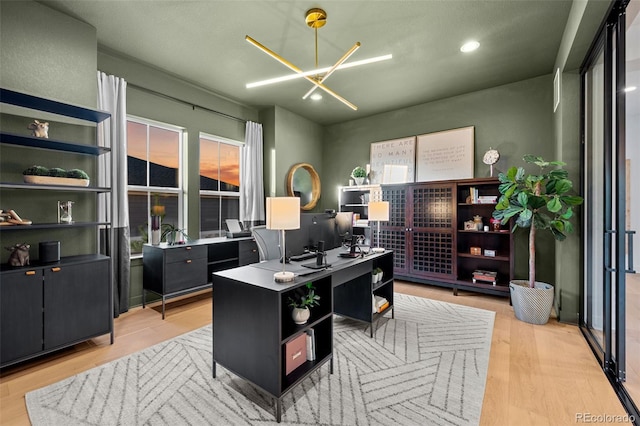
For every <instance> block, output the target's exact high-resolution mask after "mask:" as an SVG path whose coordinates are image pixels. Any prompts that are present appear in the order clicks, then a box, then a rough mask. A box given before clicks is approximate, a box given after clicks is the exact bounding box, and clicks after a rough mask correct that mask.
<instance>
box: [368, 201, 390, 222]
mask: <svg viewBox="0 0 640 426" xmlns="http://www.w3.org/2000/svg"><path fill="white" fill-rule="evenodd" d="M367 218H368V219H369V220H374V221H375V220H378V221H380V220H389V202H388V201H371V202H370V203H369V212H368V215H367Z"/></svg>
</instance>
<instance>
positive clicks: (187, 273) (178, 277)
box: [165, 257, 207, 293]
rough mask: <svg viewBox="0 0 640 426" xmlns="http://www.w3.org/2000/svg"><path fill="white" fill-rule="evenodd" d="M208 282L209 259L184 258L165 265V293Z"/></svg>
mask: <svg viewBox="0 0 640 426" xmlns="http://www.w3.org/2000/svg"><path fill="white" fill-rule="evenodd" d="M206 283H207V259H206V257H203V258H200V259H184V260H182V261H179V262H173V263H167V264H166V265H165V293H173V292H176V291H180V290H186V289H188V288H191V287H197V286H199V285H204V284H206Z"/></svg>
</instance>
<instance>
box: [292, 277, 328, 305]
mask: <svg viewBox="0 0 640 426" xmlns="http://www.w3.org/2000/svg"><path fill="white" fill-rule="evenodd" d="M295 293H296V294H295V295H294V296H293V297H289V298H288V299H287V304H288V305H289V307H291V308H311V307H313V306H319V305H320V296H318V295H317V294H316V289H315V287H314V286H313V283H312V282H308V283H307V284H305V286H304V287H300V288H298V289H296V290H295Z"/></svg>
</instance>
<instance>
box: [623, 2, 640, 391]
mask: <svg viewBox="0 0 640 426" xmlns="http://www.w3.org/2000/svg"><path fill="white" fill-rule="evenodd" d="M625 21H626V22H625V34H626V37H625V40H626V48H625V75H624V78H625V82H624V88H623V91H624V98H625V106H624V109H625V125H624V126H625V149H624V151H625V159H624V161H625V168H626V170H625V172H626V173H625V185H626V197H625V212H624V220H625V234H626V241H625V243H624V249H625V256H624V257H625V260H626V265H625V294H624V300H625V302H626V306H625V307H626V312H625V325H626V326H625V333H624V341H625V343H626V350H625V353H626V369H625V370H626V378H625V381H624V382H623V384H624V388H625V389H626V391H627V393H628V394H629V395H630V397H631V399H632V400H633V401H635V402H636V404H639V403H640V355H639V354H640V242H639V241H640V240H638V238H639V237H638V235H637V233H638V231H639V230H640V192H639V189H638V182H640V0H638V1H632V2H630V3H629V5H628V6H627V9H626V19H625ZM632 182H633V183H635V184H636V185H635V188H634V187H633V186H632ZM634 240H635V241H634ZM634 242H636V246H635V250H634Z"/></svg>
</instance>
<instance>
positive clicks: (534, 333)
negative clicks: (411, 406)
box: [0, 282, 626, 425]
mask: <svg viewBox="0 0 640 426" xmlns="http://www.w3.org/2000/svg"><path fill="white" fill-rule="evenodd" d="M396 291H398V292H402V293H407V294H413V295H416V296H421V297H428V298H431V299H436V300H442V301H445V302H451V303H457V304H461V305H468V306H473V307H477V308H481V309H487V310H491V311H494V312H496V320H495V326H494V330H493V338H492V344H491V357H490V361H489V371H488V376H487V386H486V390H485V396H484V403H483V406H482V417H481V421H480V424H481V425H569V424H575V423H578V422H576V416H577V415H579V414H580V413H589V414H591V415H594V416H595V415H620V416H624V415H625V414H626V413H625V411H624V409H623V407H622V405H621V404H620V402H619V401H618V399H617V397H616V395H615V394H614V392H613V390H612V389H611V387H610V385H609V383H608V381H607V379H606V378H605V376H604V374H603V373H602V370H601V369H600V367H599V366H598V364H597V362H596V359H595V357H594V356H593V354H592V353H591V351H590V349H589V347H588V346H587V343H586V342H585V340H584V339H583V337H582V335H581V334H580V331H579V329H578V328H577V327H575V326H571V325H566V324H560V323H558V322H557V321H555V320H554V319H552V320H550V322H549V323H548V324H547V325H544V326H534V325H530V324H526V323H523V322H520V321H518V320H516V319H515V317H514V316H513V311H512V309H511V307H510V306H509V303H508V301H507V300H506V299H505V298H498V297H493V296H485V295H478V294H473V293H466V292H459V295H458V296H453V295H452V293H451V290H448V289H441V288H437V287H430V286H423V285H416V284H408V283H402V282H396ZM158 311H159V308H155V310H154V309H149V308H147V309H141V308H134V309H132V310H131V311H130V312H128V313H126V314H123V315H121V316H120V318H118V319H116V320H115V334H116V340H115V343H114V344H113V345H110V344H109V338H108V336H103V337H100V338H98V339H94V340H93V341H90V342H87V343H83V344H80V345H76V346H75V347H74V348H71V349H68V350H64V351H62V352H60V353H57V354H55V355H51V356H47V357H42V358H41V359H38V360H36V361H32V362H29V363H25V364H23V365H20V366H15V367H9V368H7V369H4V370H3V371H2V372H1V373H0V424H2V425H28V424H29V417H28V415H27V411H26V406H25V402H24V395H25V393H27V392H29V391H31V390H33V389H37V388H40V387H43V386H46V385H48V384H51V383H55V382H57V381H59V380H61V379H63V378H66V377H68V376H71V375H74V374H77V373H79V372H82V371H84V370H88V369H90V368H92V367H95V366H98V365H101V364H104V363H106V362H109V361H112V360H114V359H117V358H120V357H122V356H124V355H127V354H130V353H133V352H136V351H139V350H141V349H144V348H146V347H148V346H151V345H153V344H156V343H159V342H161V341H164V340H167V339H170V338H172V337H175V336H178V335H180V334H183V333H185V332H187V331H190V330H193V329H196V328H199V327H201V326H204V325H206V324H209V323H211V316H212V311H211V295H210V293H204V294H201V295H198V296H194V297H190V298H188V299H184V300H178V301H175V302H172V303H170V304H169V305H168V309H167V316H166V320H164V321H162V320H161V317H160V314H159V313H158ZM581 423H583V422H581Z"/></svg>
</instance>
